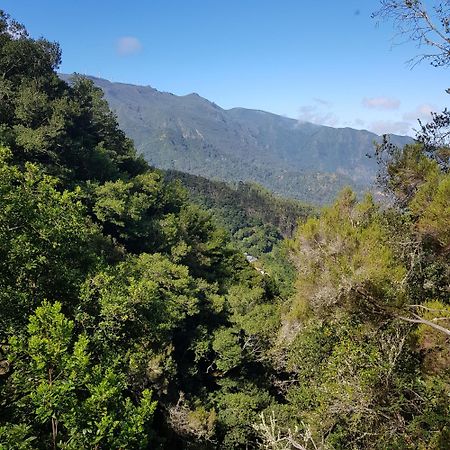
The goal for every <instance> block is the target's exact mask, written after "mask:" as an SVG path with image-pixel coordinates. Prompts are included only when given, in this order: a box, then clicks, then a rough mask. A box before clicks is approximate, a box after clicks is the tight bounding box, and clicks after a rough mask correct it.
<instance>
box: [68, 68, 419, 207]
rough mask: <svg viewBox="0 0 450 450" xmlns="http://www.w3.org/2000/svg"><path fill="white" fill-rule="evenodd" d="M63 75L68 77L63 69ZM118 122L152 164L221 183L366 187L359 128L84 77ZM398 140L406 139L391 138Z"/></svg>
mask: <svg viewBox="0 0 450 450" xmlns="http://www.w3.org/2000/svg"><path fill="white" fill-rule="evenodd" d="M62 77H63V78H64V79H65V80H68V79H69V78H70V76H68V75H62ZM89 78H90V79H92V80H93V81H94V83H95V84H96V85H97V86H99V87H100V88H101V89H102V90H103V91H104V93H105V97H106V99H107V100H108V102H109V105H110V107H111V108H112V109H113V110H114V111H115V112H116V114H117V116H118V121H119V124H120V127H121V128H122V129H123V130H124V131H125V133H126V134H127V135H128V136H130V137H131V138H132V139H133V140H134V143H135V145H136V148H137V150H138V151H139V152H140V153H142V154H143V155H144V157H145V159H146V160H147V161H148V162H149V163H150V164H151V165H153V166H155V167H159V168H163V169H175V170H179V171H183V172H189V173H192V174H195V175H201V176H204V177H206V178H213V179H219V180H225V181H254V182H257V183H259V184H261V185H263V186H265V187H267V188H269V189H270V190H272V191H274V192H277V193H279V194H283V195H285V196H289V197H294V198H298V199H301V200H304V201H309V202H314V203H327V202H330V201H331V200H332V199H333V198H334V196H335V195H336V194H337V192H339V190H340V189H342V187H344V186H345V185H351V186H354V187H355V188H356V189H357V190H358V191H363V190H365V189H367V188H368V186H369V185H370V183H371V182H373V180H374V177H375V173H376V162H375V161H374V160H373V159H369V158H367V156H366V155H367V154H373V151H374V142H375V141H379V140H380V137H379V136H377V135H375V134H373V133H370V132H368V131H364V130H354V129H351V128H331V127H326V126H321V125H314V124H311V123H302V122H299V121H297V120H294V119H289V118H286V117H282V116H278V115H275V114H271V113H268V112H264V111H256V110H249V109H243V108H234V109H231V110H224V109H222V108H220V107H219V106H218V105H216V104H214V103H212V102H210V101H208V100H206V99H204V98H202V97H200V96H199V95H197V94H189V95H185V96H176V95H173V94H170V93H167V92H159V91H158V90H156V89H154V88H152V87H150V86H135V85H130V84H124V83H111V82H109V81H107V80H104V79H100V78H95V77H89ZM392 140H393V142H394V143H397V144H400V145H402V144H405V143H407V142H410V141H411V139H410V138H406V137H400V136H393V137H392Z"/></svg>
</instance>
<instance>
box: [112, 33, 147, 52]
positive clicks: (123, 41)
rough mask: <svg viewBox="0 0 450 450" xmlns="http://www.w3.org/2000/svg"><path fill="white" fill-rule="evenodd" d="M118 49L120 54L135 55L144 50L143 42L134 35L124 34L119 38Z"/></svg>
mask: <svg viewBox="0 0 450 450" xmlns="http://www.w3.org/2000/svg"><path fill="white" fill-rule="evenodd" d="M116 50H117V53H118V54H119V55H120V56H128V55H133V54H135V53H139V52H140V51H141V50H142V44H141V42H140V41H139V39H137V38H135V37H133V36H123V37H121V38H119V39H118V40H117V45H116Z"/></svg>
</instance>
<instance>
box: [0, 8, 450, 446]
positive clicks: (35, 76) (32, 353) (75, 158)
mask: <svg viewBox="0 0 450 450" xmlns="http://www.w3.org/2000/svg"><path fill="white" fill-rule="evenodd" d="M59 59H60V50H59V47H58V46H57V45H56V44H52V43H49V42H47V41H45V40H44V39H40V40H34V39H31V38H30V37H29V36H28V34H27V32H26V30H25V29H24V28H23V27H22V26H20V25H19V24H17V23H15V22H14V21H12V20H11V19H10V18H9V17H8V16H7V15H6V14H5V13H1V15H0V69H1V70H0V74H1V75H0V97H1V99H2V102H1V105H0V107H1V108H2V109H1V116H0V142H1V143H2V146H1V149H0V250H1V260H0V448H2V449H3V448H5V449H24V450H25V449H47V448H53V449H56V448H61V449H92V448H95V449H126V448H130V449H135V448H143V449H148V448H161V449H162V448H164V449H177V448H180V449H181V448H192V449H212V448H223V449H250V448H266V449H291V448H299V449H308V450H309V449H315V450H317V449H322V450H325V449H361V448H365V449H385V448H393V449H394V448H395V449H446V448H448V442H450V428H449V423H450V350H449V349H450V346H449V344H450V301H449V294H450V290H449V285H450V268H449V264H448V263H449V251H450V232H449V224H450V203H449V202H450V178H449V170H448V156H447V157H446V156H445V155H448V152H445V151H443V150H445V149H436V150H437V151H430V147H429V145H425V144H424V143H416V144H414V145H407V146H406V147H404V148H396V147H380V148H379V155H380V160H382V161H383V162H384V165H383V168H384V174H383V176H382V177H381V178H380V179H381V180H382V181H383V183H384V187H385V189H386V191H387V192H388V193H389V194H390V195H391V196H392V198H393V200H394V201H393V203H392V205H393V206H392V207H389V208H387V207H384V208H380V206H378V205H377V204H376V203H375V202H374V201H373V199H372V198H371V197H370V196H367V197H365V198H364V199H363V200H362V201H358V200H357V198H356V196H355V194H354V193H353V192H352V191H351V190H350V189H346V190H344V191H342V192H341V194H340V196H339V197H338V199H337V200H336V202H335V203H334V204H333V205H332V206H329V207H327V208H325V209H324V210H323V211H322V212H321V214H320V215H319V214H314V215H311V210H309V209H308V208H306V207H304V206H303V205H298V204H297V203H293V202H289V201H283V200H281V199H278V198H275V197H273V196H271V195H269V194H268V193H266V192H264V191H261V189H260V188H258V187H255V186H253V185H243V186H242V185H241V186H238V187H237V189H230V188H229V187H228V186H226V185H222V184H220V183H219V184H208V183H207V182H204V181H202V180H201V179H194V180H192V179H190V178H189V177H184V178H183V176H182V175H179V174H178V175H176V176H173V174H172V175H170V174H168V175H167V174H166V175H163V174H162V173H160V172H158V171H155V170H153V169H151V168H149V167H148V166H147V165H146V163H145V162H144V161H143V160H142V159H141V158H140V157H139V156H137V155H136V153H135V151H134V149H133V146H132V143H131V142H130V141H129V140H128V139H127V138H126V137H125V135H124V134H123V133H122V132H121V131H120V129H119V128H118V125H117V122H116V119H115V117H114V115H113V114H112V113H111V112H110V111H109V109H108V108H107V105H106V103H105V101H104V100H103V98H102V93H101V91H100V90H99V89H97V88H95V87H94V85H93V84H92V82H90V81H89V80H86V79H84V78H81V77H76V79H75V81H74V82H73V84H72V85H70V86H69V85H68V84H66V83H65V82H63V81H61V80H60V79H59V78H58V77H57V75H56V73H55V70H56V68H57V66H58V63H59ZM437 154H438V155H439V159H437V158H436V157H434V156H433V155H437ZM177 177H178V178H180V177H181V178H182V179H183V181H184V182H185V184H189V183H191V185H190V194H188V192H187V191H185V190H184V189H183V188H182V186H181V185H180V183H179V182H177V181H173V180H172V179H173V178H177ZM169 178H171V179H169ZM188 187H189V186H188ZM207 190H210V191H209V192H208V195H206V196H204V194H205V193H206V191H207ZM201 197H203V200H202V199H201ZM191 200H193V201H194V203H191ZM199 204H200V205H201V206H203V207H205V208H207V209H209V210H210V211H212V212H213V214H214V216H213V215H212V214H211V212H205V211H204V209H202V208H201V207H200V206H199ZM306 216H308V217H306ZM298 218H301V219H302V220H301V222H300V224H299V226H298V229H297V230H295V231H294V230H293V226H294V223H295V222H296V221H297V219H298ZM218 222H221V224H222V226H223V227H225V228H227V230H228V231H226V230H224V229H222V228H221V227H220V226H218V225H217V223H218ZM266 232H269V237H268V236H267V235H266V234H265V233H266ZM272 232H273V235H272V234H270V233H272ZM258 234H260V235H258ZM283 234H284V235H285V236H289V237H290V239H289V240H288V241H287V244H284V246H280V245H279V244H277V245H275V246H274V245H273V243H274V242H279V241H280V237H281V236H282V235H283ZM230 235H231V238H230ZM247 237H250V239H249V240H247V241H246V239H245V238H247ZM272 237H273V240H272ZM239 240H240V241H241V242H240V243H239V244H237V242H238V241H239ZM249 249H252V251H254V250H255V251H257V252H260V255H261V257H262V259H263V262H264V264H267V267H268V268H269V269H268V271H269V274H266V273H264V271H261V268H260V267H258V265H257V264H255V265H253V264H249V263H248V262H247V260H246V259H245V257H244V255H243V250H249ZM282 249H284V252H283V250H282ZM268 250H271V253H268V254H265V256H264V253H265V252H266V251H268ZM287 252H288V253H289V258H290V262H289V264H288V263H284V262H283V261H282V260H283V258H285V255H286V253H287ZM264 258H266V259H264ZM277 260H278V261H277ZM280 260H281V261H280ZM289 265H291V266H293V267H294V269H292V271H291V275H290V276H291V279H295V280H296V281H295V282H294V281H292V285H291V286H289V287H287V286H286V280H288V279H289V275H287V272H289ZM255 266H256V267H255ZM265 267H266V265H265V266H264V268H265ZM256 269H259V270H256ZM270 269H271V270H272V271H271V270H270ZM279 280H282V281H283V282H284V284H283V283H280V282H279Z"/></svg>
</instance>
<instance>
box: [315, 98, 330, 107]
mask: <svg viewBox="0 0 450 450" xmlns="http://www.w3.org/2000/svg"><path fill="white" fill-rule="evenodd" d="M313 100H314V101H315V102H316V103H318V104H319V105H323V106H331V105H332V103H331V102H330V101H328V100H324V99H323V98H319V97H314V98H313Z"/></svg>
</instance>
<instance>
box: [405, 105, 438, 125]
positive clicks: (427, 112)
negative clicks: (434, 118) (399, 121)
mask: <svg viewBox="0 0 450 450" xmlns="http://www.w3.org/2000/svg"><path fill="white" fill-rule="evenodd" d="M437 110H438V108H437V107H436V106H433V105H430V104H428V103H423V104H421V105H419V106H417V108H416V109H414V110H413V111H408V112H406V113H405V114H403V118H404V119H405V120H413V121H416V120H417V119H420V120H421V121H425V122H427V121H428V120H430V119H431V112H432V111H437ZM416 123H417V122H416Z"/></svg>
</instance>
